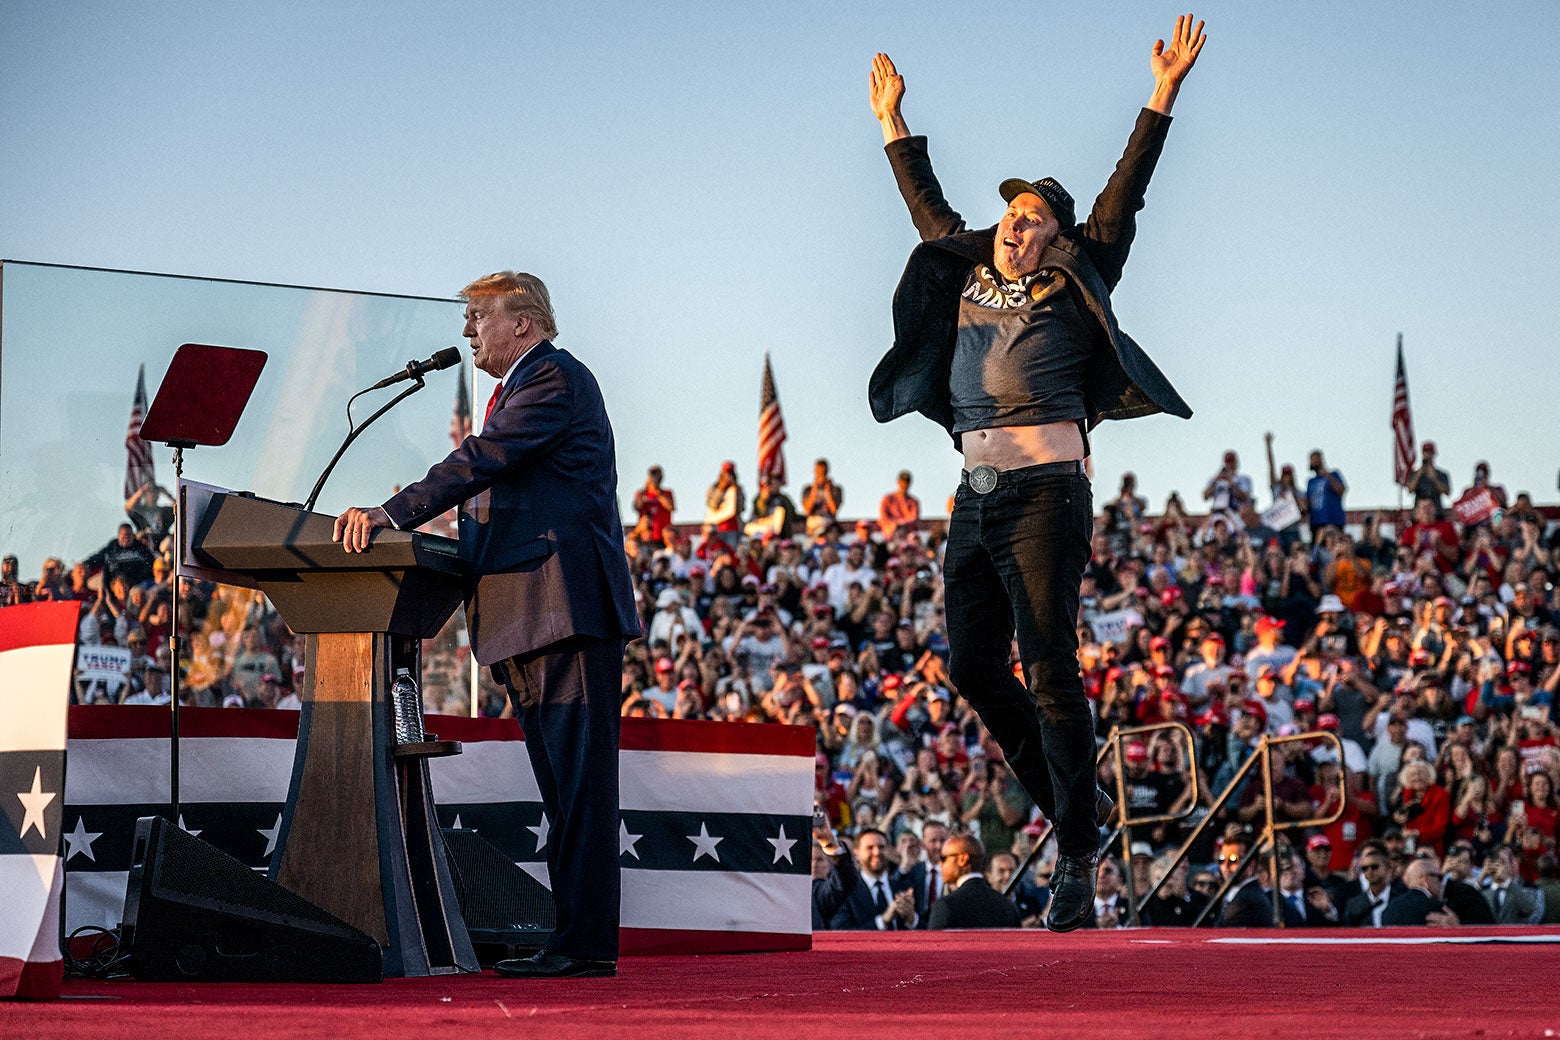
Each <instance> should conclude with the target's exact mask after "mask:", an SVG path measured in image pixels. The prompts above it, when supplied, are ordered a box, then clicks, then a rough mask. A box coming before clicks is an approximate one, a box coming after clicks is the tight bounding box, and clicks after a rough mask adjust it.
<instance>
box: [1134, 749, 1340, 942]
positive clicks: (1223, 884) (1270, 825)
mask: <svg viewBox="0 0 1560 1040" xmlns="http://www.w3.org/2000/svg"><path fill="white" fill-rule="evenodd" d="M1317 740H1324V741H1327V742H1329V743H1331V744H1332V746H1333V751H1334V753H1336V754H1337V756H1338V761H1339V762H1342V761H1343V744H1342V743H1341V742H1340V741H1339V740H1338V737H1337V735H1336V734H1334V733H1330V732H1328V731H1326V730H1319V731H1316V732H1312V733H1297V734H1295V735H1293V736H1288V737H1269V736H1264V737H1262V739H1261V740H1259V741H1258V742H1257V746H1256V747H1255V748H1254V749H1253V750H1252V752H1251V754H1250V756H1248V757H1247V759H1246V761H1245V762H1243V763H1241V767H1240V768H1239V769H1237V770H1236V771H1235V775H1234V777H1232V778H1231V779H1230V782H1229V784H1228V785H1227V786H1226V787H1225V788H1224V790H1223V791H1220V792H1219V797H1218V798H1216V799H1214V801H1213V804H1212V805H1210V806H1208V814H1207V815H1206V816H1204V817H1203V818H1202V820H1200V821H1199V822H1198V824H1197V826H1196V827H1194V828H1192V832H1191V833H1190V834H1188V835H1187V836H1186V840H1185V841H1184V842H1183V843H1182V844H1181V848H1180V849H1179V850H1177V852H1176V854H1175V858H1174V859H1172V860H1171V861H1170V865H1169V866H1168V867H1167V868H1166V869H1165V872H1164V874H1163V876H1161V877H1160V879H1159V881H1158V882H1156V883H1155V885H1154V887H1153V888H1151V889H1149V890H1148V894H1147V895H1146V896H1144V901H1145V902H1147V901H1148V900H1149V899H1152V898H1153V897H1154V893H1156V892H1158V891H1159V890H1160V888H1162V887H1163V886H1164V883H1165V881H1166V880H1167V879H1168V878H1169V877H1170V875H1171V874H1173V873H1175V869H1176V867H1178V866H1180V865H1181V861H1182V860H1184V859H1185V858H1186V856H1187V853H1189V852H1190V851H1191V849H1192V846H1193V845H1194V844H1195V843H1196V842H1197V839H1198V838H1199V837H1201V836H1202V833H1203V831H1204V830H1206V829H1207V827H1208V825H1209V824H1210V823H1212V822H1213V821H1214V819H1215V814H1216V813H1217V812H1218V811H1219V809H1220V808H1221V807H1223V805H1224V803H1225V802H1227V801H1229V799H1230V797H1231V796H1232V795H1233V794H1234V793H1235V792H1236V791H1238V790H1241V789H1242V786H1243V783H1244V781H1245V780H1246V779H1247V775H1248V774H1249V773H1250V772H1251V771H1252V769H1254V768H1258V769H1260V771H1261V774H1262V795H1263V798H1262V833H1261V834H1259V835H1257V838H1256V840H1255V841H1254V842H1252V844H1251V848H1249V849H1247V850H1246V854H1245V855H1244V856H1242V857H1241V858H1240V861H1239V862H1238V863H1236V865H1235V869H1234V870H1232V871H1230V872H1229V873H1228V874H1226V875H1224V876H1223V877H1222V878H1221V880H1220V884H1219V887H1218V889H1217V890H1216V891H1215V892H1214V894H1213V895H1212V896H1210V897H1209V899H1208V905H1207V906H1205V907H1203V908H1202V912H1201V913H1199V914H1198V915H1197V917H1196V919H1195V920H1194V921H1192V927H1193V928H1196V927H1198V926H1200V925H1201V924H1202V923H1203V922H1204V921H1206V920H1207V919H1208V915H1209V914H1211V913H1213V912H1214V911H1215V910H1216V909H1217V908H1218V907H1220V906H1221V905H1222V904H1223V902H1224V897H1225V896H1226V895H1227V894H1228V893H1229V891H1230V889H1231V887H1233V886H1234V885H1235V884H1236V883H1237V882H1243V880H1244V879H1243V878H1242V875H1243V874H1245V872H1246V868H1247V867H1248V866H1250V865H1251V863H1252V862H1253V861H1254V860H1255V859H1256V858H1257V856H1258V855H1261V854H1263V853H1264V852H1265V853H1266V854H1267V857H1268V871H1269V878H1270V880H1271V882H1272V885H1271V890H1270V895H1271V897H1272V901H1273V923H1274V924H1275V925H1277V926H1278V927H1280V928H1282V927H1284V914H1283V907H1282V906H1281V905H1280V903H1279V900H1280V898H1281V895H1282V893H1281V892H1280V891H1279V886H1278V875H1279V869H1278V833H1279V832H1280V831H1290V830H1298V829H1300V828H1302V827H1325V826H1327V825H1328V824H1330V823H1332V822H1333V821H1335V820H1337V819H1338V817H1340V816H1342V815H1343V811H1344V807H1345V806H1346V805H1347V802H1346V800H1345V799H1346V795H1347V791H1346V790H1345V786H1344V779H1343V772H1342V770H1340V771H1339V774H1338V808H1337V809H1336V810H1334V811H1333V812H1331V813H1329V814H1327V815H1326V816H1313V817H1311V818H1309V819H1304V820H1277V819H1275V818H1274V816H1273V761H1272V756H1271V755H1270V754H1269V751H1270V750H1271V749H1272V748H1274V747H1275V746H1277V745H1279V744H1294V743H1305V744H1309V743H1312V742H1314V741H1317ZM1221 873H1222V872H1221Z"/></svg>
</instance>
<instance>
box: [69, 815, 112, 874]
mask: <svg viewBox="0 0 1560 1040" xmlns="http://www.w3.org/2000/svg"><path fill="white" fill-rule="evenodd" d="M102 836H103V832H102V831H95V832H94V831H89V830H87V826H86V824H85V822H83V820H82V819H81V817H80V816H78V817H76V829H75V830H73V831H66V832H65V848H66V851H65V862H67V863H69V862H70V858H71V857H72V856H74V855H75V854H76V853H78V852H79V853H81V854H82V855H83V856H85V857H87V858H88V859H90V860H91V861H92V862H94V863H96V862H97V857H96V856H94V855H93V854H92V843H93V842H94V841H97V840H98V839H99V838H101V837H102Z"/></svg>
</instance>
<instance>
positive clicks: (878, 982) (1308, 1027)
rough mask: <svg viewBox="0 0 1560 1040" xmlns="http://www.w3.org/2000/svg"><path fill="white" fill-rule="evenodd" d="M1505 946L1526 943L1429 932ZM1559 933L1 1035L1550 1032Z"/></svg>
mask: <svg viewBox="0 0 1560 1040" xmlns="http://www.w3.org/2000/svg"><path fill="white" fill-rule="evenodd" d="M1491 936H1493V937H1498V938H1500V939H1503V940H1519V939H1525V940H1526V941H1522V942H1519V941H1506V942H1498V943H1479V944H1473V945H1468V944H1463V943H1459V944H1451V943H1437V944H1427V945H1421V944H1419V943H1418V942H1417V941H1419V940H1424V939H1426V938H1430V937H1437V938H1446V939H1455V940H1464V941H1466V940H1469V939H1472V938H1475V937H1491ZM1406 940H1414V941H1415V942H1408V941H1406ZM1557 942H1560V933H1555V932H1553V931H1549V932H1547V933H1545V932H1543V931H1542V930H1539V929H1491V930H1475V929H1453V930H1444V931H1442V930H1435V931H1432V930H1428V929H1412V930H1409V929H1388V930H1384V931H1379V932H1363V931H1357V932H1348V933H1344V932H1287V933H1279V932H1255V931H1253V932H1235V931H1226V932H1208V931H1200V932H1197V933H1190V932H1187V931H1180V930H1172V929H1162V930H1153V929H1145V930H1139V931H1124V932H1112V933H1093V932H1077V933H1074V934H1072V935H1067V936H1053V935H1049V934H1047V933H1045V932H944V933H935V932H934V933H911V934H905V935H867V934H861V933H832V934H821V935H819V936H817V941H816V948H815V949H814V950H813V951H811V952H808V953H768V954H747V955H703V956H681V957H651V958H632V959H629V960H625V961H624V962H623V974H622V975H621V976H620V977H619V978H617V979H591V980H569V981H559V982H545V983H543V982H529V983H519V982H513V981H510V980H507V979H500V978H498V977H497V976H495V975H493V974H492V973H491V972H490V973H486V974H484V975H481V976H468V977H455V978H451V977H442V978H434V979H397V980H390V981H387V982H385V983H383V984H381V985H377V986H301V985H290V986H239V985H225V984H202V985H167V984H144V983H137V982H133V981H118V982H67V983H66V984H65V994H66V999H64V1000H61V1001H57V1002H53V1003H47V1004H18V1003H12V1004H6V1005H0V1036H3V1037H5V1038H7V1040H10V1038H16V1040H24V1038H25V1040H53V1038H60V1040H78V1038H91V1040H114V1038H118V1037H154V1038H157V1040H173V1038H181V1040H182V1038H185V1037H220V1038H223V1040H232V1038H241V1040H272V1038H284V1037H286V1038H292V1037H296V1038H298V1040H305V1038H307V1040H320V1038H322V1037H323V1038H326V1040H360V1038H361V1040H371V1038H374V1040H377V1038H381V1037H392V1036H393V1037H403V1036H404V1037H419V1038H420V1037H436V1036H451V1037H454V1036H459V1037H463V1038H465V1037H470V1038H474V1040H475V1038H483V1037H498V1036H503V1037H529V1036H547V1037H555V1036H562V1037H578V1038H581V1040H587V1038H588V1040H607V1038H615V1037H627V1038H632V1040H649V1038H652V1037H678V1038H683V1037H698V1038H709V1040H717V1038H718V1040H725V1038H729V1037H736V1038H739V1040H764V1038H769V1037H775V1038H784V1040H798V1038H799V1037H808V1038H812V1037H820V1038H821V1037H830V1038H833V1037H843V1038H848V1040H859V1038H862V1037H866V1036H872V1037H878V1036H899V1037H908V1036H923V1037H924V1036H942V1035H949V1036H960V1035H966V1036H980V1037H988V1038H991V1037H1000V1038H1008V1037H1014V1038H1018V1037H1038V1036H1043V1037H1046V1038H1048V1040H1049V1038H1052V1037H1069V1036H1077V1037H1088V1038H1090V1040H1104V1038H1111V1037H1131V1038H1132V1040H1163V1038H1165V1037H1183V1036H1184V1037H1196V1038H1199V1040H1217V1038H1225V1037H1230V1038H1237V1037H1238V1038H1242V1040H1244V1038H1247V1037H1253V1036H1269V1035H1283V1036H1295V1037H1304V1038H1306V1040H1325V1038H1330V1037H1340V1038H1342V1037H1370V1038H1373V1040H1374V1038H1380V1037H1388V1036H1394V1037H1395V1036H1404V1037H1407V1036H1412V1037H1482V1036H1489V1037H1507V1036H1516V1037H1529V1036H1531V1037H1546V1036H1550V1037H1552V1036H1557V1035H1560V1002H1557V1000H1556V997H1555V989H1554V982H1553V980H1554V967H1555V965H1556V964H1560V948H1557V947H1556V946H1555V945H1553V943H1557ZM945 1031H946V1032H945Z"/></svg>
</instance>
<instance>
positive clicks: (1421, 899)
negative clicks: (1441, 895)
mask: <svg viewBox="0 0 1560 1040" xmlns="http://www.w3.org/2000/svg"><path fill="white" fill-rule="evenodd" d="M1445 908H1446V904H1445V903H1443V902H1442V901H1441V900H1439V899H1435V898H1432V897H1431V896H1430V894H1429V893H1427V892H1425V891H1423V890H1421V889H1417V888H1410V889H1406V890H1404V891H1403V892H1400V893H1399V894H1397V895H1395V896H1393V897H1392V902H1390V903H1388V904H1387V908H1386V909H1385V910H1383V911H1382V912H1381V923H1382V925H1383V926H1386V925H1420V924H1425V923H1426V921H1425V918H1426V916H1427V915H1429V914H1431V913H1433V912H1435V911H1437V910H1444V909H1445Z"/></svg>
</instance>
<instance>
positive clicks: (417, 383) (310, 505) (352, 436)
mask: <svg viewBox="0 0 1560 1040" xmlns="http://www.w3.org/2000/svg"><path fill="white" fill-rule="evenodd" d="M425 385H426V384H425V383H424V382H423V378H422V375H421V374H418V375H415V376H413V377H412V385H411V386H409V387H407V388H406V389H405V390H402V391H401V392H400V393H398V394H396V395H395V396H394V397H393V398H391V399H390V401H389V403H387V404H386V405H384V407H382V408H380V409H379V411H377V412H375V413H374V414H373V415H370V416H369V417H368V418H367V419H366V420H364V422H363V425H362V426H359V427H357V428H356V429H351V430H349V431H348V433H347V439H346V440H344V441H342V442H341V447H339V448H337V449H336V454H334V455H332V456H331V458H330V463H329V464H328V465H326V467H325V472H323V473H321V474H320V479H319V480H316V481H315V482H314V490H313V491H310V492H309V500H308V501H307V502H305V503H304V504H303V511H304V512H306V513H312V512H314V503H315V502H316V501H317V500H318V499H319V497H320V490H321V489H322V488H324V487H325V481H326V479H328V478H329V477H330V473H331V470H333V469H335V468H336V463H338V462H340V461H341V456H342V455H344V454H345V453H346V450H347V449H348V448H349V447H351V446H352V442H353V441H355V440H357V438H358V434H360V433H362V432H363V431H364V430H366V429H368V428H369V427H370V426H372V425H373V424H374V420H375V419H378V418H379V417H380V416H381V415H384V414H385V413H386V412H388V411H389V410H390V409H392V408H394V407H395V406H396V405H398V404H400V403H401V402H402V401H404V400H406V399H407V398H408V397H410V396H412V395H413V394H415V393H416V392H417V391H419V390H421V389H422V388H423V387H424V386H425ZM370 389H373V388H372V387H371V388H370ZM366 393H368V391H367V390H359V391H358V392H357V393H356V394H353V395H352V398H351V399H350V400H348V401H347V419H348V424H349V425H350V423H351V418H352V401H355V400H356V399H357V398H358V397H359V396H360V395H362V394H366Z"/></svg>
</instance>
